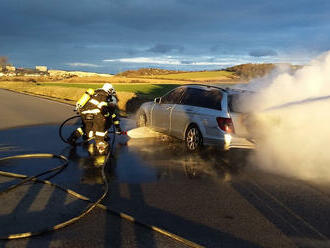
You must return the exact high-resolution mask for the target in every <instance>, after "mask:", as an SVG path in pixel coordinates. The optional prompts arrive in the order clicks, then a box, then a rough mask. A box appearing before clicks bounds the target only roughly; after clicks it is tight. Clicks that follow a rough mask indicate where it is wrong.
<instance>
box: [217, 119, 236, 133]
mask: <svg viewBox="0 0 330 248" xmlns="http://www.w3.org/2000/svg"><path fill="white" fill-rule="evenodd" d="M217 122H218V126H219V127H220V129H221V130H222V131H225V132H226V133H235V129H234V125H233V121H232V120H231V118H224V117H217Z"/></svg>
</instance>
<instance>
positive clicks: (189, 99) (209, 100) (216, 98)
mask: <svg viewBox="0 0 330 248" xmlns="http://www.w3.org/2000/svg"><path fill="white" fill-rule="evenodd" d="M221 99H222V93H221V91H220V90H218V89H209V90H202V89H195V88H188V89H187V91H186V93H185V94H184V96H183V98H182V101H181V103H182V104H184V105H191V106H197V107H203V108H210V109H216V110H221Z"/></svg>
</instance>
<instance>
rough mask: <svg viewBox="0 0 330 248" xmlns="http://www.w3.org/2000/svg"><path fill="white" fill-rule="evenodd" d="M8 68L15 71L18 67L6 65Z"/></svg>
mask: <svg viewBox="0 0 330 248" xmlns="http://www.w3.org/2000/svg"><path fill="white" fill-rule="evenodd" d="M6 70H7V71H15V70H16V68H15V66H10V65H6Z"/></svg>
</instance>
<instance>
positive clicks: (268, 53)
mask: <svg viewBox="0 0 330 248" xmlns="http://www.w3.org/2000/svg"><path fill="white" fill-rule="evenodd" d="M249 55H250V56H252V57H266V56H276V55H277V52H276V51H274V50H272V49H258V50H253V51H251V52H250V53H249Z"/></svg>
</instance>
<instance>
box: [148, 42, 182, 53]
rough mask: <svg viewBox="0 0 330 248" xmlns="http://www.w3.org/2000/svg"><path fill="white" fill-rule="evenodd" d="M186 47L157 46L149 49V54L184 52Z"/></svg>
mask: <svg viewBox="0 0 330 248" xmlns="http://www.w3.org/2000/svg"><path fill="white" fill-rule="evenodd" d="M183 50H184V47H183V46H180V45H168V44H157V45H154V46H153V47H151V48H149V49H147V50H146V51H147V52H152V53H163V54H164V53H169V52H183Z"/></svg>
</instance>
